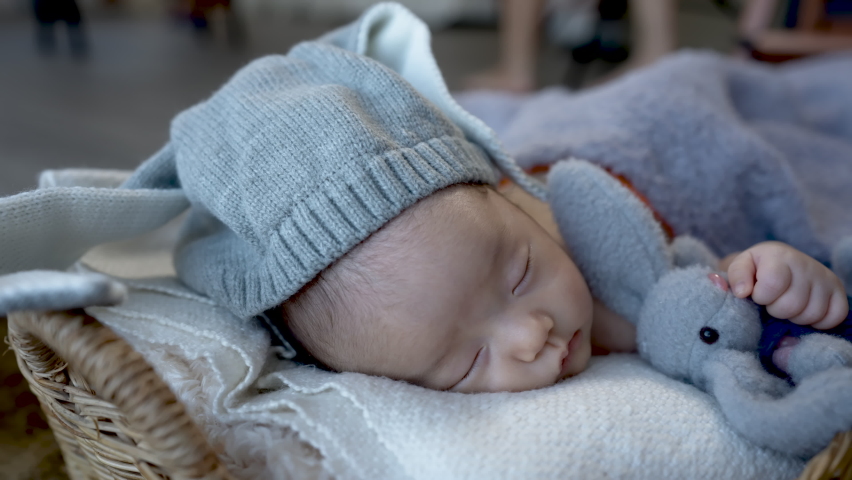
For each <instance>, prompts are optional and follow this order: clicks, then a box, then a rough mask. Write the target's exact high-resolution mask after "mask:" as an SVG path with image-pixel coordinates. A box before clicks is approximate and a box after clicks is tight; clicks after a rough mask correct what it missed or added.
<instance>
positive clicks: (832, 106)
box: [457, 52, 852, 261]
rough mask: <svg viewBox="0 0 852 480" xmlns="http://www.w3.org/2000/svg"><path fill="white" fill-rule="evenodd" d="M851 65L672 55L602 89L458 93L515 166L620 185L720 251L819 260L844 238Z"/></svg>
mask: <svg viewBox="0 0 852 480" xmlns="http://www.w3.org/2000/svg"><path fill="white" fill-rule="evenodd" d="M849 78H852V55H848V54H847V55H834V56H827V57H823V58H815V59H810V60H804V61H798V62H792V63H789V64H785V65H783V66H767V65H765V64H758V63H754V62H745V61H739V60H734V59H731V58H728V57H723V56H721V55H716V54H712V53H706V52H681V53H677V54H674V55H672V56H670V57H668V58H665V59H663V60H662V61H660V62H658V63H656V64H654V65H653V66H651V67H649V68H646V69H643V70H638V71H636V72H634V73H631V74H629V75H627V76H624V77H622V78H620V79H618V80H616V81H613V82H611V83H608V84H605V85H603V86H600V87H597V88H593V89H589V90H583V91H580V92H571V91H569V90H566V89H562V88H556V89H550V90H545V91H542V92H539V93H536V94H533V95H530V96H527V97H522V98H519V97H517V96H514V95H504V94H497V93H493V92H492V93H488V92H473V93H467V94H462V95H458V96H457V97H458V100H459V102H460V103H461V104H462V106H464V107H466V108H467V109H468V110H469V111H470V112H471V113H473V114H474V115H478V116H479V117H480V118H482V119H483V120H484V121H485V122H486V123H489V124H491V125H492V126H493V127H494V128H495V130H496V131H497V132H498V134H499V135H500V136H501V138H502V139H503V141H504V144H505V146H506V148H507V149H508V150H509V153H510V154H513V155H514V156H515V157H516V159H517V160H518V163H519V164H521V165H522V166H524V167H531V166H534V165H549V164H552V163H554V162H556V161H559V160H563V159H566V158H568V157H572V156H573V157H576V158H581V159H585V160H589V161H591V162H593V163H597V164H599V165H602V166H605V167H608V168H610V169H611V170H612V171H614V172H615V173H619V174H622V175H624V176H626V177H627V178H629V179H630V180H631V182H632V184H633V186H634V187H635V188H636V189H637V190H638V191H639V192H641V193H642V194H643V195H645V196H646V197H647V198H648V200H650V202H651V204H652V205H654V208H655V209H656V210H657V211H658V212H659V213H660V214H661V215H662V216H663V217H664V218H665V219H666V220H667V221H668V223H669V224H671V225H672V227H674V230H675V233H676V234H678V235H680V234H690V235H692V236H694V237H697V238H699V239H701V240H703V241H705V242H706V243H707V244H708V245H709V246H710V247H711V249H712V250H713V251H714V252H715V253H716V254H718V255H725V254H728V253H730V252H734V251H739V250H743V249H745V248H747V247H749V246H751V245H753V244H755V243H758V242H760V241H764V240H769V239H776V240H780V241H783V242H786V243H789V244H790V245H793V246H794V247H796V248H798V249H800V250H802V251H804V252H805V253H808V254H809V255H811V256H813V257H815V258H817V259H819V260H821V261H827V260H828V256H829V255H828V254H829V251H830V249H831V247H832V246H834V244H835V243H836V242H837V241H839V240H840V239H841V238H843V237H845V236H847V235H850V234H852V209H850V208H848V206H849V205H852V189H849V184H850V182H852V82H849V81H848V79H849Z"/></svg>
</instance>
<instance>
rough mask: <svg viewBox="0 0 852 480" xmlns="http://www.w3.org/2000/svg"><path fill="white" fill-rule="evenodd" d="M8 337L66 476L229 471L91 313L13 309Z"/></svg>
mask: <svg viewBox="0 0 852 480" xmlns="http://www.w3.org/2000/svg"><path fill="white" fill-rule="evenodd" d="M9 343H10V345H11V346H12V349H13V350H14V351H15V355H16V356H17V360H18V366H19V367H20V369H21V373H22V374H23V375H24V377H25V378H26V380H27V382H28V383H29V386H30V389H31V390H32V391H33V393H34V394H35V395H36V396H37V397H38V399H39V401H40V402H41V406H42V409H43V410H44V412H45V414H46V416H47V418H48V423H49V424H50V427H51V429H52V430H53V432H54V435H55V436H56V440H57V442H58V443H59V445H60V448H61V449H62V453H63V456H64V458H65V462H66V465H67V467H68V473H69V475H70V476H71V478H73V479H75V480H76V479H87V480H88V479H163V478H169V479H196V478H205V479H207V478H209V479H230V478H231V476H230V475H229V474H228V472H227V471H226V470H225V468H224V467H223V466H222V464H221V463H220V461H219V459H218V457H217V456H216V454H215V453H214V452H213V450H212V449H211V447H210V445H209V444H208V443H207V441H206V439H205V437H204V435H203V434H202V433H201V431H200V430H199V428H198V427H197V426H196V425H195V424H194V423H193V422H192V420H191V419H190V418H189V416H188V415H187V413H186V410H185V408H184V406H183V405H182V404H181V403H180V402H179V401H178V400H177V399H176V398H175V396H174V394H173V393H172V392H171V391H170V390H169V388H168V387H167V386H166V384H165V383H164V382H163V381H162V379H160V378H159V376H157V374H156V372H155V371H154V370H153V369H152V368H151V366H150V365H148V363H147V362H146V361H145V359H144V358H142V356H141V355H140V354H139V353H138V352H136V351H135V350H134V349H133V348H132V347H131V346H130V345H128V344H127V342H125V341H124V340H123V339H121V338H120V337H118V336H117V335H115V333H113V332H112V331H111V330H110V329H109V328H107V327H104V326H103V325H101V324H100V323H99V322H98V321H97V320H95V319H94V318H92V317H90V316H88V315H86V314H85V313H84V312H82V311H73V312H54V313H35V312H20V313H15V314H12V315H10V316H9Z"/></svg>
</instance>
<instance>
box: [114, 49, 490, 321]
mask: <svg viewBox="0 0 852 480" xmlns="http://www.w3.org/2000/svg"><path fill="white" fill-rule="evenodd" d="M497 178H498V177H497V171H496V170H495V168H494V166H493V165H492V164H491V161H490V160H489V157H488V155H487V154H486V153H485V152H484V150H483V149H482V148H480V147H479V146H477V145H475V144H473V143H471V142H469V141H468V140H466V139H465V135H464V133H463V132H462V131H461V130H460V129H459V128H458V127H457V126H456V125H455V124H453V123H452V122H451V121H450V120H449V119H448V118H447V117H446V116H445V115H444V114H443V113H442V112H441V111H440V110H439V109H438V108H437V107H435V106H434V105H433V104H432V103H430V102H429V101H428V100H426V99H425V98H424V97H423V96H422V95H421V94H420V93H418V91H416V90H415V89H414V88H413V87H412V86H411V85H410V84H409V83H408V82H406V81H405V80H403V79H402V78H401V77H400V76H399V75H397V74H396V73H395V72H393V71H392V70H390V69H389V68H387V67H385V66H384V65H382V64H380V63H378V62H376V61H374V60H371V59H369V58H367V57H364V56H360V55H357V54H354V53H352V52H350V51H347V50H346V49H344V48H340V47H339V46H336V45H331V44H328V43H322V42H306V43H302V44H300V45H297V46H296V47H294V48H293V49H292V50H291V51H290V52H289V53H288V54H287V55H286V56H280V55H275V56H268V57H265V58H261V59H259V60H256V61H254V62H252V63H251V64H249V65H248V66H246V67H244V68H243V69H242V70H240V71H239V72H238V73H237V74H236V75H235V76H234V77H233V78H231V79H230V81H228V82H227V83H226V84H225V85H224V86H223V87H222V88H221V89H220V90H219V91H217V92H216V93H215V94H213V96H212V97H211V98H209V99H208V100H207V101H205V102H203V103H201V104H199V105H196V106H195V107H193V108H190V109H189V110H187V111H185V112H183V113H181V114H180V115H178V116H177V117H176V118H175V120H174V121H173V123H172V127H171V140H170V142H169V144H168V145H166V147H164V148H163V150H161V151H160V152H159V153H158V154H157V155H155V156H154V157H152V158H151V159H149V160H148V161H147V162H146V163H145V164H143V165H142V166H141V167H140V168H139V169H138V170H137V172H136V173H135V174H134V176H133V177H131V178H130V179H129V180H128V181H127V182H126V183H125V185H124V187H125V188H143V187H144V188H152V187H153V188H182V189H183V190H184V193H185V194H186V196H187V197H188V198H189V200H190V202H191V203H192V208H191V214H190V218H189V220H188V221H187V224H186V227H185V230H184V234H183V238H182V241H181V242H180V245H179V247H178V250H177V251H176V255H175V267H176V269H177V271H178V274H179V276H180V277H181V279H182V280H183V281H184V282H186V283H187V284H188V285H189V286H191V287H192V288H194V289H196V290H198V291H200V292H202V293H204V294H206V295H208V296H209V297H211V298H213V299H214V300H216V301H217V302H219V303H220V304H222V305H224V306H226V307H228V308H229V309H230V310H231V311H232V312H234V313H235V314H236V315H238V316H240V317H243V318H245V317H251V316H254V315H257V314H258V313H260V312H262V311H264V310H266V309H269V308H271V307H273V306H275V305H277V304H280V303H281V302H282V301H284V300H285V299H286V298H288V297H289V296H291V295H292V294H294V293H295V292H297V291H298V290H299V289H301V288H302V286H304V285H305V284H306V283H307V282H308V281H310V280H311V279H312V278H313V277H315V276H316V275H317V274H318V273H319V272H321V271H322V270H323V269H324V268H326V267H327V266H328V265H330V264H331V263H332V262H334V261H335V260H336V259H338V258H340V257H341V256H342V255H343V254H345V253H346V252H348V251H349V250H351V249H352V248H353V247H354V246H355V245H356V244H358V243H359V242H361V241H362V240H364V239H365V238H367V237H368V236H369V235H370V234H371V233H372V232H374V231H376V230H377V229H378V228H380V227H381V226H382V225H384V224H385V223H386V222H388V221H389V220H390V219H392V218H394V217H395V216H396V215H398V214H399V213H400V212H401V211H402V210H403V209H405V208H406V207H408V206H410V205H412V204H414V203H415V202H416V201H417V200H419V199H421V198H424V197H426V196H428V195H430V194H431V193H433V192H435V191H437V190H439V189H441V188H444V187H446V186H449V185H452V184H456V183H462V182H473V183H494V182H496V181H497Z"/></svg>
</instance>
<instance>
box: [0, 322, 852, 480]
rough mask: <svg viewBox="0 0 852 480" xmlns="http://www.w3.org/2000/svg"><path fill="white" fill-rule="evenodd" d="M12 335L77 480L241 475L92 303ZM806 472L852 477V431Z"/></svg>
mask: <svg viewBox="0 0 852 480" xmlns="http://www.w3.org/2000/svg"><path fill="white" fill-rule="evenodd" d="M8 342H9V344H10V345H11V347H12V350H13V351H14V352H15V355H16V357H17V360H18V366H19V367H20V369H21V373H22V374H23V375H24V377H25V378H26V379H27V382H28V383H29V387H30V390H32V392H33V393H34V394H35V395H36V396H37V397H38V399H39V402H41V407H42V410H44V412H45V415H46V416H47V419H48V423H49V424H50V427H51V429H52V430H53V434H54V436H55V437H56V440H57V442H58V443H59V446H60V448H61V449H62V455H63V457H64V459H65V463H66V466H67V468H68V474H69V476H70V477H71V478H72V479H74V480H83V479H85V480H89V479H146V480H147V479H178V478H181V479H184V478H186V479H194V478H205V479H208V478H209V479H231V478H232V477H231V475H229V474H228V472H227V471H226V470H225V468H224V467H223V464H222V462H221V461H220V459H219V458H218V457H217V455H216V453H215V452H214V451H213V449H212V447H211V446H210V444H209V443H208V442H207V440H206V439H205V437H204V434H203V433H202V432H201V430H200V429H199V428H198V427H197V426H196V425H195V423H194V422H193V421H192V419H191V418H190V417H189V415H188V414H187V412H186V409H185V408H184V407H183V405H182V404H181V403H180V402H179V401H178V400H177V399H176V398H175V395H174V394H173V393H172V392H171V391H170V390H169V388H168V386H167V385H166V384H165V382H163V380H162V379H161V378H160V377H159V376H158V375H157V373H156V372H155V371H154V369H153V368H152V367H151V366H150V365H149V364H148V363H147V362H146V361H145V359H144V358H142V356H141V355H140V354H139V353H138V352H136V351H135V350H134V349H133V348H132V347H131V346H130V345H128V344H127V342H125V341H124V340H123V339H121V338H120V337H119V336H117V335H116V334H115V333H113V332H112V330H110V329H109V328H108V327H106V326H104V325H102V324H101V323H100V322H98V321H97V320H96V319H95V318H93V317H91V316H89V315H87V314H85V313H84V312H83V311H82V310H73V311H65V312H17V313H13V314H10V315H9V340H8ZM798 479H799V480H816V479H844V480H852V431H850V432H844V433H841V434H838V435H837V436H836V437H835V438H834V441H833V442H832V443H831V444H830V445H829V446H828V447H827V448H826V449H825V450H823V451H822V452H821V453H820V454H818V455H817V456H815V457H814V458H813V459H812V460H811V461H810V462H809V463H808V464H807V466H806V467H805V469H804V471H803V472H802V473H801V475H800V476H799V477H798Z"/></svg>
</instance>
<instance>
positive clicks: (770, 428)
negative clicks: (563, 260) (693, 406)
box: [548, 160, 852, 458]
mask: <svg viewBox="0 0 852 480" xmlns="http://www.w3.org/2000/svg"><path fill="white" fill-rule="evenodd" d="M548 184H549V187H550V204H551V208H552V210H553V214H554V219H555V220H556V223H557V224H558V226H559V229H560V232H561V234H562V236H563V238H564V240H565V244H566V247H567V248H568V251H569V253H570V254H571V256H572V258H573V259H574V261H575V262H576V263H577V266H578V267H579V268H580V270H581V271H582V273H583V275H584V277H585V278H586V280H587V282H588V284H589V288H590V289H591V291H592V294H593V295H594V296H595V297H596V298H598V299H599V300H600V301H601V302H603V303H604V304H605V305H607V306H608V307H609V308H611V309H612V310H613V311H615V312H617V313H619V314H621V315H622V316H624V317H625V318H627V319H628V320H629V321H631V322H632V323H634V324H635V325H636V328H637V345H638V349H639V354H640V355H641V356H642V357H643V358H644V359H646V360H647V361H648V362H649V363H651V365H653V366H654V367H656V368H657V369H659V370H660V371H661V372H663V373H665V374H666V375H669V376H671V377H673V378H676V379H679V380H682V381H685V382H689V383H692V384H693V385H695V386H696V387H698V388H700V389H703V390H704V391H706V392H707V393H709V394H710V395H712V396H713V397H715V398H716V400H717V401H718V402H719V406H720V409H721V411H722V413H723V414H724V415H725V417H727V419H728V421H729V422H730V425H731V426H732V427H733V428H734V429H735V430H736V431H737V432H739V434H740V435H742V436H743V437H746V438H748V439H749V440H751V441H753V442H755V443H757V444H759V445H762V446H766V447H770V448H772V449H775V450H778V451H781V452H785V453H788V454H791V455H796V456H799V457H804V458H807V457H810V456H813V455H814V454H816V453H817V452H819V451H820V450H822V449H823V448H825V447H826V446H827V445H828V444H829V443H830V441H831V439H832V438H833V437H834V435H835V434H836V433H838V432H841V431H845V430H850V429H852V343H850V342H848V341H846V340H845V339H843V338H838V337H836V336H832V335H827V334H823V333H812V334H808V335H804V336H802V337H801V338H799V339H796V341H791V342H783V343H782V346H781V347H780V348H781V349H783V350H782V351H780V352H777V353H779V354H776V355H773V356H772V358H773V359H776V360H777V362H776V365H775V367H777V368H778V369H779V370H782V371H783V372H785V373H786V374H787V375H788V376H789V378H787V379H784V378H780V377H779V376H776V375H772V374H770V373H769V372H767V371H766V369H764V368H763V366H762V365H761V362H760V360H759V358H758V355H757V349H758V342H759V339H760V336H761V331H762V326H761V318H760V313H759V308H758V307H757V306H756V305H755V304H754V303H752V302H751V301H750V300H748V299H740V298H737V297H736V296H734V295H733V293H732V292H731V290H730V288H729V287H728V284H727V281H726V278H725V275H724V274H723V273H721V272H717V271H715V267H716V265H717V264H718V258H717V257H716V256H715V255H714V254H713V253H712V252H711V251H710V250H709V249H708V248H707V247H706V246H705V245H704V244H703V243H701V242H700V241H698V240H696V239H694V238H691V237H677V238H675V239H674V240H673V241H672V242H671V243H669V242H668V240H667V239H666V237H665V236H664V234H663V231H662V229H661V227H660V225H659V223H658V222H657V221H656V220H655V219H654V217H653V214H652V212H651V210H650V209H649V208H648V207H647V206H646V205H645V204H644V203H642V201H641V200H639V199H638V198H637V197H636V195H634V194H633V193H632V192H631V191H630V190H629V189H628V188H626V187H625V186H623V185H622V184H621V183H620V182H619V181H618V180H616V179H615V178H613V177H612V176H611V175H610V174H609V173H607V172H606V171H605V170H603V169H601V168H600V167H597V166H595V165H592V164H591V163H588V162H584V161H579V160H568V161H563V162H560V163H559V164H557V165H555V166H554V167H553V168H552V169H551V172H550V174H549V178H548ZM849 251H850V252H852V249H849Z"/></svg>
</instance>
